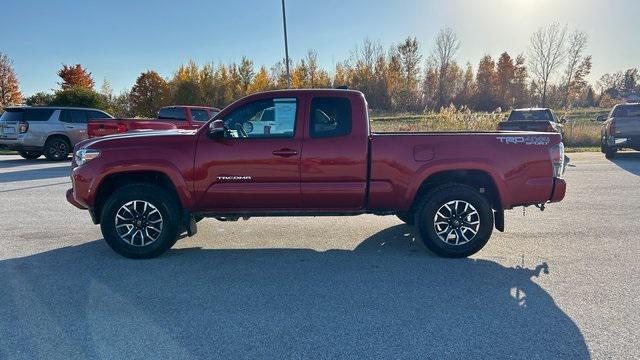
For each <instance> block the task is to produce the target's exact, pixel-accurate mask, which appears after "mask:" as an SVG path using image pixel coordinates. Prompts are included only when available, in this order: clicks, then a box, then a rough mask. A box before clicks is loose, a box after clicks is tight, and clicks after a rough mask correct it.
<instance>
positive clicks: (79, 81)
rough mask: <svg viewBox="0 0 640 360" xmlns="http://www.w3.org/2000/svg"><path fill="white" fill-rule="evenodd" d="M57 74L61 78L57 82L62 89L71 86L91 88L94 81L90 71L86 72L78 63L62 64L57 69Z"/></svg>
mask: <svg viewBox="0 0 640 360" xmlns="http://www.w3.org/2000/svg"><path fill="white" fill-rule="evenodd" d="M58 76H59V77H60V79H62V82H59V83H58V85H60V88H61V89H62V90H68V89H72V88H83V89H89V90H93V86H94V85H95V82H94V81H93V78H92V77H91V73H90V72H88V71H87V70H86V69H85V68H83V67H82V65H80V64H75V65H64V64H63V65H62V68H61V69H60V70H58Z"/></svg>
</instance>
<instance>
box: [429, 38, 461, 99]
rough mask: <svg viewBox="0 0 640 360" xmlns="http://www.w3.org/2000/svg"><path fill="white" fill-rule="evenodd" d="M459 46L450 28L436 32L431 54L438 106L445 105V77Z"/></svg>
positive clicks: (448, 72)
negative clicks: (434, 69) (435, 75)
mask: <svg viewBox="0 0 640 360" xmlns="http://www.w3.org/2000/svg"><path fill="white" fill-rule="evenodd" d="M459 47H460V41H459V40H458V36H457V35H456V33H455V32H454V31H453V30H452V29H451V28H444V29H441V30H440V32H438V35H437V36H436V41H435V46H434V49H433V54H432V56H433V58H434V61H435V65H436V67H437V69H438V107H442V106H445V105H447V104H446V103H447V102H448V100H447V99H446V97H447V96H446V91H445V87H446V86H447V82H446V77H447V75H448V74H450V71H449V66H450V64H451V62H452V61H453V58H454V56H455V54H456V52H457V51H458V48H459Z"/></svg>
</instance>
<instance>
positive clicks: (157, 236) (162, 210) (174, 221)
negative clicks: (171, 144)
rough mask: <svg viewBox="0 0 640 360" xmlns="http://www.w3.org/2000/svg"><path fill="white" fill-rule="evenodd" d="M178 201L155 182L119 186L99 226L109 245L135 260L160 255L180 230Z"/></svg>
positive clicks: (107, 202)
mask: <svg viewBox="0 0 640 360" xmlns="http://www.w3.org/2000/svg"><path fill="white" fill-rule="evenodd" d="M180 214H181V211H180V205H179V203H178V201H177V200H176V199H175V197H174V196H172V194H170V193H168V192H167V191H166V190H165V189H163V188H161V187H159V186H156V185H152V184H132V185H126V186H123V187H121V188H119V189H117V190H116V191H115V192H114V193H113V194H112V195H111V197H109V199H108V200H107V201H106V203H105V205H104V208H103V210H102V214H101V220H100V227H101V230H102V235H103V236H104V239H105V240H106V242H107V244H109V246H110V247H111V248H112V249H113V250H114V251H115V252H117V253H118V254H120V255H122V256H124V257H128V258H134V259H148V258H154V257H157V256H160V255H161V254H163V253H164V252H165V251H167V250H169V249H170V248H171V247H172V246H173V245H174V244H175V243H176V241H177V240H178V235H180V232H181V224H182V223H181V215H180Z"/></svg>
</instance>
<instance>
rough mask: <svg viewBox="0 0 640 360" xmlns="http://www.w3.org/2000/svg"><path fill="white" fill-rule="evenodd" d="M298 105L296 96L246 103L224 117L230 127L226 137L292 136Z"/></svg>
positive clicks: (226, 124)
mask: <svg viewBox="0 0 640 360" xmlns="http://www.w3.org/2000/svg"><path fill="white" fill-rule="evenodd" d="M297 107H298V102H297V100H296V99H294V98H276V99H266V100H258V101H254V102H252V103H248V104H245V105H243V106H241V107H240V108H238V109H236V110H234V111H233V112H231V113H230V114H228V115H227V116H225V117H224V119H222V120H223V121H224V124H225V126H226V127H227V128H228V129H229V131H228V132H227V135H226V137H230V138H236V137H248V138H291V137H293V135H294V133H295V124H296V113H297Z"/></svg>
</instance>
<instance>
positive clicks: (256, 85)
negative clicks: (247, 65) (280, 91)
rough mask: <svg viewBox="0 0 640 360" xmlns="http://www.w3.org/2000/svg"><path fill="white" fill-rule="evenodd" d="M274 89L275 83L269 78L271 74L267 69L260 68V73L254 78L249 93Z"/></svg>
mask: <svg viewBox="0 0 640 360" xmlns="http://www.w3.org/2000/svg"><path fill="white" fill-rule="evenodd" d="M271 89H273V82H272V81H271V78H270V77H269V72H268V71H267V68H266V67H264V66H260V69H259V70H258V73H257V74H256V76H254V77H253V80H252V81H251V84H250V85H249V88H248V91H247V92H248V93H249V94H253V93H256V92H259V91H265V90H271Z"/></svg>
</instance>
